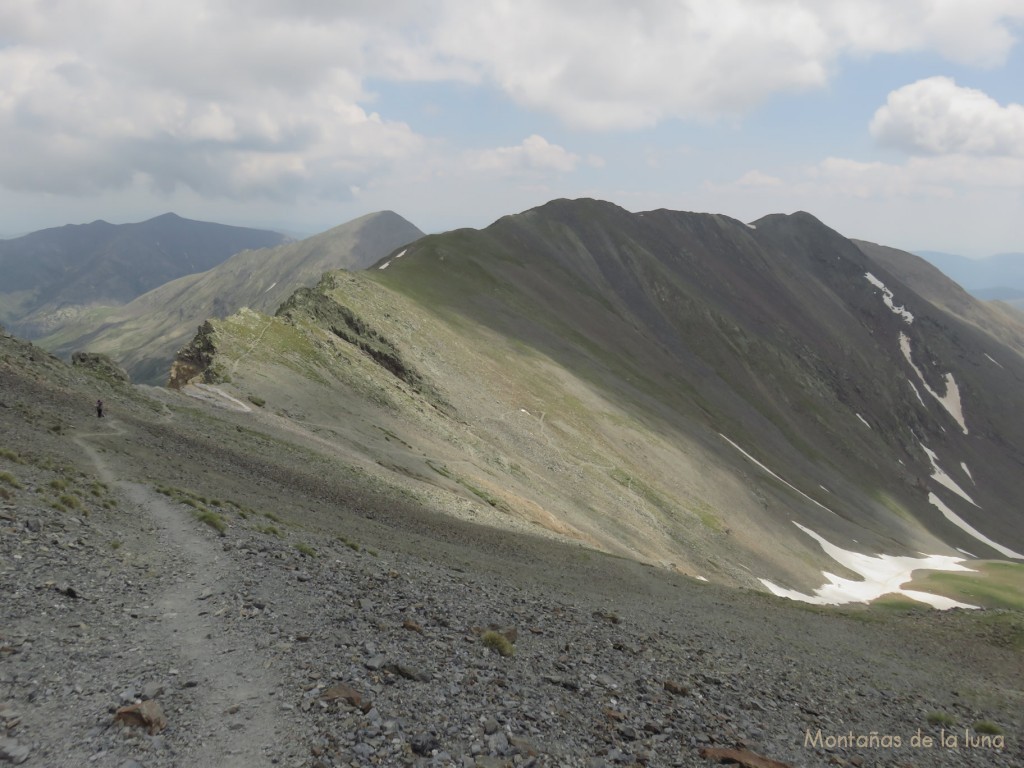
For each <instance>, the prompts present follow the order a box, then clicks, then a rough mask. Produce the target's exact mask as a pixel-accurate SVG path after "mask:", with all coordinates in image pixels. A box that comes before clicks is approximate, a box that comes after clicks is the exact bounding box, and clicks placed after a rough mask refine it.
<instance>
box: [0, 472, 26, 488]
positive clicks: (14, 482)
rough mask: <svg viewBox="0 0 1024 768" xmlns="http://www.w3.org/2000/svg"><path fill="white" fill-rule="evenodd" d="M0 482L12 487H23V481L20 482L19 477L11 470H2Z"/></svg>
mask: <svg viewBox="0 0 1024 768" xmlns="http://www.w3.org/2000/svg"><path fill="white" fill-rule="evenodd" d="M0 483H3V484H4V485H9V486H11V488H21V487H22V485H21V483H19V482H18V478H16V477H15V476H14V475H12V474H11V473H10V472H0Z"/></svg>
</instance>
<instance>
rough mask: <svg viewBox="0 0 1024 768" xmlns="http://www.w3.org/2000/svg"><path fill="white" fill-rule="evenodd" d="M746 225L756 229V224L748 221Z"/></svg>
mask: <svg viewBox="0 0 1024 768" xmlns="http://www.w3.org/2000/svg"><path fill="white" fill-rule="evenodd" d="M747 226H748V227H750V228H751V229H757V225H756V224H749V223H748V224H747Z"/></svg>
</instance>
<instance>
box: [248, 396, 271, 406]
mask: <svg viewBox="0 0 1024 768" xmlns="http://www.w3.org/2000/svg"><path fill="white" fill-rule="evenodd" d="M249 402H250V403H252V404H253V405H255V406H256V407H257V408H262V407H263V406H264V405H266V404H267V401H266V400H264V399H263V398H262V397H258V396H256V395H249Z"/></svg>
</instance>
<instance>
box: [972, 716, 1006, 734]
mask: <svg viewBox="0 0 1024 768" xmlns="http://www.w3.org/2000/svg"><path fill="white" fill-rule="evenodd" d="M972 727H973V728H974V731H975V733H987V734H990V735H992V736H1002V735H1003V733H1004V731H1003V729H1002V728H1000V727H999V726H998V725H996V724H995V723H993V722H992V721H991V720H978V721H977V722H976V723H974V725H973V726H972Z"/></svg>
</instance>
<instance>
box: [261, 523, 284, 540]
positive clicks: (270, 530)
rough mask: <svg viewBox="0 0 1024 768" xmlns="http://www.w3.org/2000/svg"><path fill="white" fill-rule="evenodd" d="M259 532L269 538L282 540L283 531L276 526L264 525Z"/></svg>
mask: <svg viewBox="0 0 1024 768" xmlns="http://www.w3.org/2000/svg"><path fill="white" fill-rule="evenodd" d="M257 530H258V531H259V532H260V533H266V534H268V535H269V536H277V538H279V539H280V538H281V529H280V528H278V527H277V526H276V525H264V526H261V527H259V528H257Z"/></svg>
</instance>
